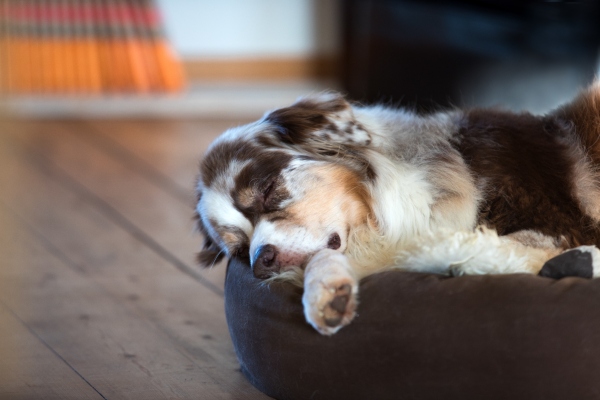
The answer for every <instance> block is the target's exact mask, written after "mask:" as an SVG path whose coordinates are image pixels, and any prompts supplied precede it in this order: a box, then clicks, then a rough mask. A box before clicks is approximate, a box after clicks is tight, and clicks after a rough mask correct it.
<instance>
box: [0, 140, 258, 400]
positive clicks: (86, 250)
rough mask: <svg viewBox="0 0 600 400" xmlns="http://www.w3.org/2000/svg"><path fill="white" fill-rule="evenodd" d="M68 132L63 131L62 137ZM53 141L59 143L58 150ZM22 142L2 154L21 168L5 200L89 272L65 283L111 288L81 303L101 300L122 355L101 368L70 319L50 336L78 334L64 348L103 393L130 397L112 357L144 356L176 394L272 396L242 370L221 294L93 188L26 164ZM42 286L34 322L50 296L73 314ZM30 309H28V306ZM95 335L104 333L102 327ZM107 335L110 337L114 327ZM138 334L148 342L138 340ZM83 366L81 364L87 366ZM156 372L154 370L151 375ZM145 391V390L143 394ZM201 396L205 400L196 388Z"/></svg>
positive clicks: (159, 386)
mask: <svg viewBox="0 0 600 400" xmlns="http://www.w3.org/2000/svg"><path fill="white" fill-rule="evenodd" d="M59 138H60V139H61V140H62V139H64V138H63V137H62V136H61V137H59ZM46 143H47V142H46ZM17 148H18V146H17ZM51 148H52V146H50V148H49V149H51ZM14 150H15V149H11V150H10V151H5V152H4V154H2V155H1V156H2V157H3V158H4V160H5V163H8V165H7V168H6V169H5V171H18V173H17V174H16V175H18V176H17V177H13V178H11V176H13V175H15V174H8V175H7V174H6V173H4V174H0V176H1V177H2V179H0V186H1V187H11V191H10V195H8V194H7V192H4V195H0V199H2V200H3V201H4V202H6V203H8V204H9V207H10V208H11V210H16V213H17V214H19V215H20V216H21V218H23V219H24V220H26V223H27V224H28V226H30V227H31V229H32V230H35V231H36V232H38V235H41V236H42V237H43V240H45V241H47V242H48V243H49V244H51V245H52V246H55V247H56V249H57V251H59V252H60V253H61V254H64V256H65V257H66V258H68V260H69V263H70V265H71V269H72V271H71V272H72V274H75V275H76V276H79V275H81V274H83V275H84V278H85V279H84V278H81V277H79V278H76V277H73V276H69V277H66V278H65V279H61V281H65V282H70V283H69V284H74V283H73V282H76V283H77V282H78V279H79V280H83V282H85V283H86V285H88V286H89V285H91V283H90V282H92V283H93V284H94V285H96V286H97V287H99V288H100V289H95V290H96V291H99V292H100V293H104V297H102V298H101V299H99V300H98V299H97V300H92V299H90V298H89V296H90V295H89V293H90V290H91V289H89V288H87V289H88V290H84V289H78V290H74V292H76V293H79V294H81V295H82V296H83V297H82V298H83V299H84V300H85V301H84V304H82V305H81V306H82V307H84V308H85V309H88V308H89V309H91V310H94V309H96V308H95V307H100V310H98V311H96V312H97V313H99V314H100V315H101V316H102V318H100V319H97V318H93V320H94V321H97V323H98V325H95V326H96V328H97V329H98V330H99V331H100V332H102V329H110V330H111V331H112V330H113V329H114V331H115V332H117V336H116V337H117V338H118V340H117V339H111V340H110V346H113V348H115V346H116V348H120V347H118V346H117V344H119V346H121V347H123V349H124V350H123V349H122V351H120V352H118V354H117V357H116V358H115V357H112V358H110V357H109V358H103V356H102V355H101V357H100V360H99V361H98V362H101V363H100V364H98V368H94V367H93V366H90V365H88V364H86V363H85V360H87V359H88V358H87V357H80V356H79V355H78V353H77V352H76V351H75V350H77V349H78V346H84V342H82V341H80V342H77V341H76V340H74V339H73V338H71V337H70V336H69V335H71V334H74V333H71V332H69V333H65V332H63V330H64V329H68V330H71V329H76V328H77V326H76V325H75V326H71V325H69V324H66V325H65V326H64V327H61V328H56V329H57V330H56V332H51V333H47V334H49V335H50V336H51V337H54V336H57V337H59V338H60V341H59V343H58V345H60V344H61V343H63V342H61V341H64V340H66V339H65V338H64V337H65V336H67V337H69V340H67V342H69V343H77V345H76V346H75V347H74V349H75V350H72V349H71V348H70V347H69V348H67V347H64V348H63V347H61V348H60V350H61V351H67V352H72V351H75V353H74V354H72V356H73V357H74V358H75V361H76V362H77V363H83V366H84V367H86V368H89V369H86V377H88V379H90V382H93V383H94V385H96V386H98V387H100V388H101V391H102V393H109V394H111V395H114V396H117V395H120V396H123V393H122V391H123V390H124V387H123V386H122V385H121V386H117V387H113V386H112V384H111V382H112V377H113V375H112V372H113V370H112V367H111V365H112V364H113V363H117V364H116V365H118V363H119V362H120V361H122V360H121V358H126V359H127V361H128V362H130V363H135V362H138V363H139V362H140V360H143V364H141V366H137V367H136V368H137V369H138V370H140V371H144V368H145V369H146V370H148V371H150V372H151V376H152V377H156V376H160V377H161V379H160V380H159V381H158V382H154V383H153V385H152V386H151V388H152V389H153V390H159V391H161V393H160V395H165V396H166V395H167V393H166V391H165V390H166V389H165V388H166V387H169V388H171V387H175V388H176V389H177V390H178V391H180V390H183V389H181V388H182V387H183V388H185V389H186V390H184V392H185V393H186V396H187V395H190V392H192V390H189V391H187V389H189V387H190V386H189V385H192V384H194V385H196V386H195V387H196V390H201V391H206V390H208V392H207V393H210V394H211V396H212V395H214V396H217V397H215V398H220V397H223V398H227V397H230V398H231V397H233V398H264V395H262V394H260V393H259V392H258V391H257V390H256V389H254V388H253V387H252V386H251V385H250V384H249V383H248V382H247V381H246V380H245V378H243V376H242V375H241V373H240V372H239V371H238V368H239V366H238V364H237V361H236V359H235V355H234V354H233V350H232V345H231V342H230V339H229V336H228V331H227V327H226V323H225V320H224V316H223V303H222V301H223V300H222V298H221V297H219V296H217V295H216V294H215V293H214V292H212V291H210V290H208V289H207V288H205V287H204V286H202V285H199V284H198V282H196V281H194V280H192V279H190V278H189V277H188V276H186V275H184V274H181V273H180V272H179V271H178V270H176V269H174V268H173V267H172V266H169V265H167V263H166V262H165V260H164V259H161V258H160V257H159V256H157V254H156V253H155V252H154V251H152V250H151V249H149V248H148V247H147V246H146V244H145V243H144V242H143V241H140V240H139V238H136V237H135V236H132V235H131V233H130V232H127V231H126V230H123V229H121V228H120V227H118V226H116V225H115V224H114V223H113V222H112V221H110V220H109V219H107V218H106V216H105V215H104V211H103V210H102V209H100V208H99V207H98V205H97V204H93V203H91V202H89V201H88V199H87V198H86V196H85V195H82V194H81V193H79V192H77V190H74V191H73V190H69V188H68V184H67V185H66V186H67V187H65V184H64V182H63V183H61V182H60V180H61V179H62V176H61V175H60V173H57V172H56V171H55V170H54V169H53V167H52V166H51V165H44V164H43V163H41V164H29V163H23V160H22V159H21V157H20V155H19V151H14ZM50 151H52V150H50ZM98 167H101V166H98ZM129 193H130V191H124V192H123V193H122V195H123V196H128V195H129ZM155 212H156V213H160V212H161V207H157V208H156V210H155ZM166 212H167V213H168V211H166ZM159 219H161V218H159ZM161 220H162V219H161ZM175 235H182V234H181V233H177V234H175ZM39 268H41V267H39ZM30 274H31V272H30ZM77 274H79V275H77ZM42 275H43V274H42ZM36 276H37V275H36ZM40 284H41V283H40ZM65 284H66V283H65ZM33 286H35V285H33ZM92 286H93V285H92ZM55 290H57V292H65V291H66V292H71V291H73V289H71V288H60V290H58V288H55ZM81 292H85V293H81ZM41 293H42V294H39V295H38V294H36V296H38V297H37V300H35V301H33V303H35V306H34V307H33V309H34V310H35V313H33V314H31V315H27V317H28V318H31V319H32V320H36V318H40V316H38V315H37V313H39V312H40V311H43V313H49V314H50V315H51V314H52V312H49V310H47V309H46V308H44V307H43V304H46V303H45V302H44V303H42V300H45V301H47V302H48V304H51V303H52V302H60V303H59V305H60V306H59V307H56V311H55V312H54V313H56V312H60V313H64V312H66V310H69V309H70V307H74V306H73V305H72V304H70V303H69V304H64V303H63V302H64V301H67V300H65V299H62V298H61V299H55V298H54V297H53V293H54V292H52V293H46V292H43V291H42V292H41ZM86 293H87V294H86ZM86 296H87V297H86ZM68 298H69V299H70V301H72V302H73V303H78V297H77V296H76V295H73V296H68ZM86 299H87V300H86ZM36 302H40V303H41V304H42V305H39V304H38V303H36ZM88 303H91V304H88ZM102 304H104V306H102ZM106 304H109V305H110V307H108V306H106ZM102 307H108V308H109V309H112V308H113V307H116V308H119V309H122V310H125V311H127V313H126V314H127V315H126V316H123V315H122V314H123V312H125V311H120V312H121V314H119V313H116V314H115V313H113V312H111V313H108V312H103V311H102V310H103V308H102ZM26 311H27V310H20V312H23V313H25V312H26ZM77 312H79V314H77ZM77 312H75V311H71V313H70V317H72V315H71V314H77V317H78V318H83V321H84V322H85V321H88V323H89V321H91V320H92V314H91V313H90V312H89V311H82V310H78V311H77ZM106 314H110V315H106ZM86 315H87V317H85V316H86ZM115 315H116V317H115ZM63 317H64V316H63ZM117 317H118V318H117ZM55 318H56V316H53V319H52V321H55V320H56V319H55ZM107 319H108V320H107ZM44 321H45V320H44ZM44 321H42V322H41V323H40V322H39V321H38V322H36V324H35V326H37V327H40V326H41V327H43V328H45V323H48V321H45V322H44ZM77 323H82V322H81V321H79V320H77V321H76V322H73V321H71V322H70V324H77ZM103 327H104V328H103ZM80 329H81V328H80ZM138 330H142V331H143V333H142V334H140V332H139V331H138ZM76 332H77V330H76ZM96 334H97V335H98V333H97V332H96ZM104 335H105V336H106V333H104ZM128 337H129V338H131V340H134V341H135V343H134V344H130V343H129V342H127V343H128V344H127V346H129V347H127V346H124V345H122V343H123V341H124V340H126V338H128ZM103 338H104V336H102V335H100V336H93V337H91V338H88V342H87V345H88V346H90V347H91V348H96V349H97V348H98V346H99V345H102V346H109V345H107V344H106V343H105V341H104V339H103ZM139 341H142V342H146V344H144V343H138V342H139ZM148 343H151V345H148ZM63 344H64V343H63ZM158 348H160V350H158ZM164 351H170V352H176V353H177V354H179V356H176V355H173V354H169V355H168V356H163V355H161V352H164ZM69 354H71V353H69ZM124 354H128V355H132V354H136V357H129V358H128V356H125V355H124ZM96 356H97V355H96V354H90V355H89V359H90V360H94V358H95V357H96ZM113 356H114V354H113ZM119 357H120V358H119ZM169 357H170V358H171V359H172V360H174V361H171V362H166V363H161V364H160V365H159V363H158V361H156V360H158V359H165V358H169ZM177 357H182V358H181V359H178V358H177ZM78 365H79V367H80V368H81V365H80V364H78ZM134 365H135V364H134ZM146 365H149V366H150V367H152V368H148V366H146ZM180 368H184V369H185V368H190V370H189V371H188V372H189V373H188V372H182V371H181V370H180ZM94 371H97V372H94ZM117 372H119V371H118V370H117ZM203 374H204V375H203ZM151 376H147V377H146V378H147V379H150V378H151ZM179 376H181V377H182V378H181V379H183V380H184V381H185V382H187V380H188V379H190V380H191V381H190V382H191V383H185V382H183V383H182V382H181V379H179V378H178V377H179ZM202 376H205V377H206V382H204V381H202V379H203V378H202ZM109 378H111V379H109ZM173 379H175V381H174V382H175V386H172V385H173V381H172V380H173ZM125 380H126V379H125ZM198 380H200V382H199V383H198ZM128 381H130V380H128ZM137 384H139V382H137ZM182 385H183V386H182ZM186 385H187V386H186ZM135 386H136V385H134V384H133V383H132V387H131V390H133V391H135V390H136V388H135ZM182 393H183V392H182ZM179 394H181V393H179ZM137 395H139V393H137V392H136V396H137ZM171 395H173V393H171ZM132 396H133V395H132ZM173 396H174V395H173ZM178 396H179V395H178ZM195 396H196V398H197V394H196V395H195ZM109 397H111V396H109ZM174 397H175V396H174ZM179 397H181V396H179ZM131 398H134V397H131ZM148 398H150V397H148ZM190 398H194V397H193V396H192V397H190ZM206 398H210V397H206Z"/></svg>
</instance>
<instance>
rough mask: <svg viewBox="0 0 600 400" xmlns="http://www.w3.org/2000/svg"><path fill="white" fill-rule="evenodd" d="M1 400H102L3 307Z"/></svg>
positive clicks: (0, 309)
mask: <svg viewBox="0 0 600 400" xmlns="http://www.w3.org/2000/svg"><path fill="white" fill-rule="evenodd" d="M0 338H1V340H0V399H46V400H49V399H57V400H59V399H74V400H79V399H102V398H103V397H102V395H101V394H99V393H98V392H96V390H94V388H93V387H92V386H90V385H89V384H88V383H87V382H86V381H85V380H84V379H83V378H82V377H81V376H79V375H78V374H77V373H76V372H75V371H73V370H72V369H71V368H70V366H69V365H67V364H66V363H65V362H64V361H63V360H62V359H61V358H60V357H58V356H57V355H56V354H55V353H54V352H53V351H52V350H51V349H49V348H48V347H46V346H45V345H44V343H43V342H41V341H40V340H39V339H38V338H37V336H35V334H33V333H32V332H30V331H29V330H28V329H27V327H26V326H24V325H23V324H22V323H21V321H20V320H19V319H18V318H16V317H15V316H14V315H13V314H12V313H11V312H10V311H9V310H8V309H7V308H6V307H5V306H4V305H0Z"/></svg>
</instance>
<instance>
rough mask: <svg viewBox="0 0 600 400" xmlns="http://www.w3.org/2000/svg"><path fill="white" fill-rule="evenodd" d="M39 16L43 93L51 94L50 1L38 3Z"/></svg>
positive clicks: (52, 69) (45, 0)
mask: <svg viewBox="0 0 600 400" xmlns="http://www.w3.org/2000/svg"><path fill="white" fill-rule="evenodd" d="M37 7H38V14H39V16H40V37H39V48H40V58H41V62H40V65H41V69H42V71H41V78H40V85H41V92H42V93H51V92H53V91H54V78H55V77H54V54H53V47H54V42H53V37H52V34H53V32H52V21H51V18H50V4H49V2H48V0H40V1H38V5H37Z"/></svg>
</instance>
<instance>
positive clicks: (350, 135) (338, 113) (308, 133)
mask: <svg viewBox="0 0 600 400" xmlns="http://www.w3.org/2000/svg"><path fill="white" fill-rule="evenodd" d="M265 120H266V121H267V122H270V123H271V124H272V126H273V129H275V132H276V134H277V136H278V138H279V139H280V140H281V141H282V142H284V143H287V144H293V145H301V146H302V145H305V146H306V145H311V146H313V148H315V147H314V144H316V143H319V142H329V143H337V144H345V143H347V144H353V145H357V144H361V142H365V141H366V140H370V138H369V135H368V133H367V132H366V131H365V130H364V128H363V127H361V126H360V125H359V124H357V123H356V120H355V118H354V113H353V111H352V106H351V105H350V103H348V102H347V101H346V99H344V97H343V96H342V95H341V94H339V93H324V94H320V95H317V96H311V97H305V98H302V99H300V100H298V101H297V102H296V103H294V104H293V105H292V106H290V107H285V108H280V109H278V110H275V111H272V112H271V113H269V114H268V115H267V116H266V117H265Z"/></svg>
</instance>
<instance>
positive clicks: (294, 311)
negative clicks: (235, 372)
mask: <svg viewBox="0 0 600 400" xmlns="http://www.w3.org/2000/svg"><path fill="white" fill-rule="evenodd" d="M225 292H226V293H225V309H226V314H227V322H228V324H229V331H230V333H231V337H232V339H233V344H234V347H235V351H236V353H237V356H238V359H239V362H240V364H241V369H242V372H243V373H244V374H245V375H246V377H247V378H248V380H249V381H250V382H251V383H252V384H253V385H254V386H256V387H257V388H258V389H259V390H261V391H263V392H264V393H266V394H267V395H269V396H272V397H275V398H277V399H345V400H348V399H386V398H390V399H436V400H437V399H511V400H515V399H527V400H530V399H545V400H548V399H560V400H564V399H580V400H582V399H598V398H600V279H595V280H586V279H581V278H564V279H561V280H553V279H549V278H542V277H538V276H531V275H504V276H465V277H460V278H449V277H444V276H439V275H432V274H423V273H412V272H402V271H388V272H384V273H380V274H377V275H372V276H369V277H367V278H365V279H363V280H362V281H361V283H360V292H359V293H360V297H359V300H360V303H359V306H358V315H357V317H356V318H355V319H354V321H353V322H352V323H351V324H350V325H349V326H346V327H344V328H342V329H341V330H340V331H339V332H338V333H337V334H335V335H333V336H331V337H326V336H321V335H320V334H319V333H317V332H316V331H315V330H314V329H313V328H312V327H311V326H309V325H308V324H307V323H306V322H305V320H304V315H303V313H302V304H301V297H302V289H300V288H298V287H296V286H293V285H292V284H290V283H286V282H275V283H272V284H270V285H268V286H266V285H263V284H261V281H260V280H258V279H256V278H255V277H254V276H253V274H252V271H251V270H250V267H249V266H248V265H247V264H244V263H243V262H241V261H239V260H235V259H234V260H232V261H231V262H230V263H229V266H228V271H227V277H226V283H225Z"/></svg>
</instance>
